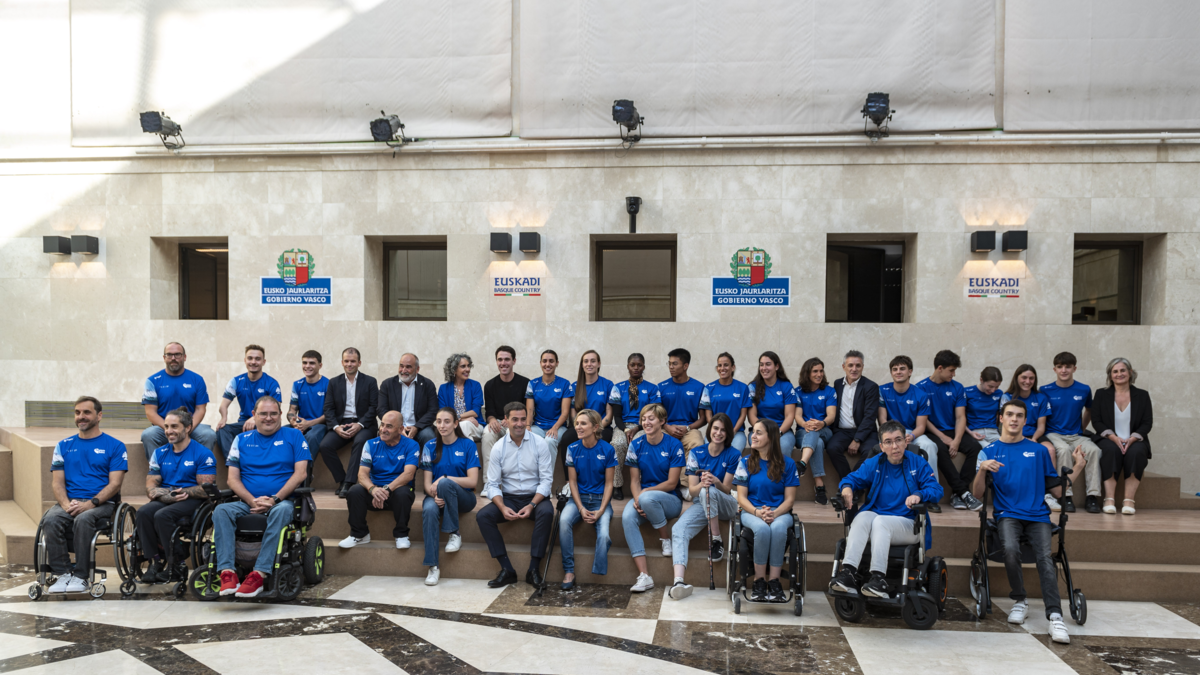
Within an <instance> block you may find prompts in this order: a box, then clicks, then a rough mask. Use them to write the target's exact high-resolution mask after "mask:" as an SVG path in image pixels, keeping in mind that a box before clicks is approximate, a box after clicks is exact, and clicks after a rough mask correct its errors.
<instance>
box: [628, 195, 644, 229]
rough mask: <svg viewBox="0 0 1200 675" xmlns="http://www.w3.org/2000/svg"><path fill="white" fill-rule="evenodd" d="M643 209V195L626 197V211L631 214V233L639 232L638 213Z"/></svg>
mask: <svg viewBox="0 0 1200 675" xmlns="http://www.w3.org/2000/svg"><path fill="white" fill-rule="evenodd" d="M641 210H642V198H641V197H626V198H625V211H626V212H627V213H628V214H629V234H637V214H638V211H641Z"/></svg>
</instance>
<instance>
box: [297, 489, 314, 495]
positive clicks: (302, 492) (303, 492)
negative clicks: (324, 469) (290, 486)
mask: <svg viewBox="0 0 1200 675" xmlns="http://www.w3.org/2000/svg"><path fill="white" fill-rule="evenodd" d="M312 492H313V489H312V488H310V487H298V488H296V489H295V490H292V494H294V495H311V494H312Z"/></svg>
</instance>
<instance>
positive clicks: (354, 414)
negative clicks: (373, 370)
mask: <svg viewBox="0 0 1200 675" xmlns="http://www.w3.org/2000/svg"><path fill="white" fill-rule="evenodd" d="M357 388H358V375H357V374H355V376H354V379H353V380H352V379H350V376H349V375H347V376H346V410H345V411H343V413H342V419H352V420H356V419H358V409H357V408H355V407H354V390H355V389H357Z"/></svg>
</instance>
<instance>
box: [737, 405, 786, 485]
mask: <svg viewBox="0 0 1200 675" xmlns="http://www.w3.org/2000/svg"><path fill="white" fill-rule="evenodd" d="M754 424H755V425H756V426H757V425H759V424H761V425H763V430H765V431H766V432H767V478H768V479H770V480H771V482H772V483H778V482H779V481H781V480H783V450H782V449H781V448H780V447H779V425H777V424H775V423H774V422H772V421H771V420H769V419H767V418H765V417H760V418H759V419H758V421H757V422H755V423H754ZM758 463H759V457H758V450H755V449H754V448H750V457H749V458H747V459H746V470H747V471H749V472H750V475H751V476H753V475H754V474H756V473H758V472H759V466H758Z"/></svg>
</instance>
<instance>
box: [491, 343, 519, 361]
mask: <svg viewBox="0 0 1200 675" xmlns="http://www.w3.org/2000/svg"><path fill="white" fill-rule="evenodd" d="M500 352H508V355H509V356H511V357H513V361H516V360H517V350H515V349H513V348H512V347H509V346H508V345H500V346H499V347H496V353H495V354H494V357H496V358H499V356H500Z"/></svg>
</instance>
